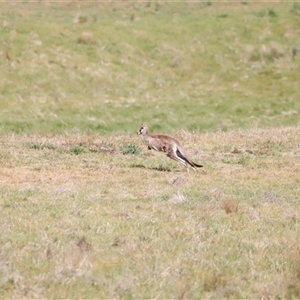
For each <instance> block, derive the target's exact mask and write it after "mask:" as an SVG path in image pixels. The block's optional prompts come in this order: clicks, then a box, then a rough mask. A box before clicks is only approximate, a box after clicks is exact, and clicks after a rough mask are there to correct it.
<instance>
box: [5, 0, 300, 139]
mask: <svg viewBox="0 0 300 300" xmlns="http://www.w3.org/2000/svg"><path fill="white" fill-rule="evenodd" d="M0 15H1V20H2V23H1V24H0V26H1V27H2V29H1V50H0V60H1V81H0V132H2V133H7V132H11V131H13V132H64V131H72V130H76V131H78V130H79V131H84V132H97V133H100V134H111V133H112V132H113V131H117V132H120V133H121V132H128V131H132V130H135V128H136V126H137V124H140V123H141V122H142V121H145V122H147V123H149V124H150V125H151V126H152V128H154V129H163V130H165V131H176V130H182V129H186V130H189V131H192V130H196V131H200V132H203V131H207V130H216V129H221V130H228V129H231V128H238V127H252V126H258V127H264V126H268V127H269V126H278V125H293V124H296V123H297V122H298V120H299V108H300V102H299V101H298V100H299V88H298V86H299V60H300V58H299V57H297V56H296V57H295V59H294V60H292V49H293V47H294V46H297V45H299V35H300V34H299V31H300V29H299V28H300V26H299V25H300V6H299V4H297V3H296V2H295V3H256V2H251V1H244V2H238V3H232V4H229V3H215V2H209V1H208V2H198V3H184V2H182V3H159V2H157V3H154V2H143V3H132V2H128V3H127V2H123V3H119V2H118V3H114V2H111V3H97V2H92V3H84V2H83V1H82V2H69V3H61V4H55V3H49V2H46V1H45V2H40V3H30V2H29V1H28V2H27V3H26V2H24V3H23V4H21V3H15V2H14V3H8V4H5V3H2V4H1V12H0ZM162 122H163V123H162Z"/></svg>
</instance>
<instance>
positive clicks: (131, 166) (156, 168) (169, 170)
mask: <svg viewBox="0 0 300 300" xmlns="http://www.w3.org/2000/svg"><path fill="white" fill-rule="evenodd" d="M130 168H139V169H148V170H155V171H160V172H171V169H170V168H167V167H164V166H158V167H154V168H148V167H145V166H144V165H141V164H132V165H130Z"/></svg>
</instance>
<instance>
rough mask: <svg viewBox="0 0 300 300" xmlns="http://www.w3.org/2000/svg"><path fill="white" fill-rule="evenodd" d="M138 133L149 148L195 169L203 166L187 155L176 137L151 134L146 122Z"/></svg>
mask: <svg viewBox="0 0 300 300" xmlns="http://www.w3.org/2000/svg"><path fill="white" fill-rule="evenodd" d="M138 134H141V135H142V136H143V140H144V142H145V144H146V145H147V147H148V149H149V150H151V149H153V150H156V151H160V152H164V153H165V154H166V155H167V156H168V157H170V158H172V159H174V160H176V161H178V162H180V163H181V164H183V165H185V166H186V167H188V165H190V166H191V167H192V168H193V169H194V170H196V168H201V167H203V166H202V165H198V164H196V163H195V162H193V161H192V160H190V159H189V158H188V157H187V155H186V153H185V151H184V149H183V148H182V146H181V145H180V143H179V141H178V140H176V139H175V138H173V137H171V136H169V135H164V134H149V131H148V127H147V125H146V124H143V125H142V127H141V128H140V130H139V131H138Z"/></svg>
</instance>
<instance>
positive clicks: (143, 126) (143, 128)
mask: <svg viewBox="0 0 300 300" xmlns="http://www.w3.org/2000/svg"><path fill="white" fill-rule="evenodd" d="M138 134H142V135H145V134H148V127H147V125H146V124H142V127H141V128H140V130H139V131H138Z"/></svg>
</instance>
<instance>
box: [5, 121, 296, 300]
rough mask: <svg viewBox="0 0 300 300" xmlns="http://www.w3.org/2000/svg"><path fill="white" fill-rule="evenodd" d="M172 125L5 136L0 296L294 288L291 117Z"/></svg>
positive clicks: (292, 291)
mask: <svg viewBox="0 0 300 300" xmlns="http://www.w3.org/2000/svg"><path fill="white" fill-rule="evenodd" d="M176 136H177V137H178V138H179V139H180V140H181V141H182V143H183V144H184V145H185V147H186V149H187V150H188V152H189V153H190V155H191V156H192V157H193V158H194V159H195V160H196V161H198V162H201V163H203V164H204V168H203V169H201V171H198V172H194V171H190V172H189V173H188V172H186V171H185V170H184V167H182V166H181V165H178V164H177V163H176V162H173V161H171V160H169V159H168V158H165V157H164V156H163V155H159V154H153V153H152V152H150V151H148V150H146V149H145V148H142V144H141V141H140V138H139V136H133V135H130V136H124V135H122V136H114V137H107V138H104V137H101V136H97V135H82V134H80V135H4V136H2V137H1V144H0V145H1V146H0V147H1V148H0V151H1V168H0V170H1V173H0V178H1V190H0V195H1V196H0V205H1V221H0V222H1V228H2V231H1V234H0V237H1V239H0V240H1V248H0V257H1V263H0V269H1V279H0V285H1V294H2V297H4V298H11V297H13V298H23V297H25V298H125V299H137V298H168V299H169V298H180V299H183V298H186V299H191V298H193V299H199V298H248V299H249V298H252V299H253V298H265V299H275V298H281V299H282V298H299V296H300V289H299V287H300V244H299V229H300V228H299V224H300V223H299V221H300V208H299V200H300V197H299V195H300V189H299V187H300V178H299V172H300V164H299V157H300V148H299V127H286V128H282V129H269V130H259V129H251V130H243V131H229V132H226V133H221V132H219V133H209V134H202V135H196V134H191V133H187V132H182V133H178V134H177V135H176ZM129 145H135V147H131V148H130V147H129ZM128 149H129V150H130V149H131V150H132V149H134V150H135V151H127V150H128ZM125 150H126V151H125ZM135 153H136V154H135Z"/></svg>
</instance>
